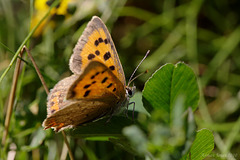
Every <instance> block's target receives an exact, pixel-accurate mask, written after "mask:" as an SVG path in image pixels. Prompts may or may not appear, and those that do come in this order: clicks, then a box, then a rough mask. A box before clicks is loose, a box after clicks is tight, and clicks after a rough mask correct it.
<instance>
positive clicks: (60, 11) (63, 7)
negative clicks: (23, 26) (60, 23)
mask: <svg viewBox="0 0 240 160" xmlns="http://www.w3.org/2000/svg"><path fill="white" fill-rule="evenodd" d="M71 1H73V0H61V1H60V3H59V5H57V7H55V8H53V9H52V10H51V12H50V16H49V18H48V19H46V20H44V21H43V22H42V23H41V25H40V26H39V27H38V28H37V30H36V31H35V32H34V34H33V36H34V37H37V36H39V35H41V34H42V32H43V30H44V29H45V27H46V25H47V24H48V23H47V22H49V21H51V23H50V27H54V26H55V22H54V21H53V20H50V18H51V17H52V16H53V15H63V16H65V17H69V16H70V15H69V13H68V4H69V3H70V2H71ZM53 2H54V0H35V3H34V9H35V11H34V14H33V17H32V20H31V28H33V27H34V26H36V25H37V24H38V22H39V21H40V20H41V19H42V18H43V16H44V15H45V14H46V13H47V11H48V10H49V8H50V6H51V4H52V3H53Z"/></svg>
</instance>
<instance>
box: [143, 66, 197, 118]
mask: <svg viewBox="0 0 240 160" xmlns="http://www.w3.org/2000/svg"><path fill="white" fill-rule="evenodd" d="M179 96H183V97H185V99H186V100H185V104H184V110H186V109H187V108H188V107H191V108H192V110H193V111H194V110H196V108H197V106H198V102H199V89H198V84H197V79H196V77H195V74H194V72H193V70H192V69H191V68H190V67H189V66H188V65H186V64H184V63H183V62H180V63H177V64H176V65H173V64H166V65H164V66H162V67H161V68H160V69H158V70H157V71H156V72H155V73H154V74H153V75H152V77H150V78H149V80H148V81H147V82H146V84H145V87H144V90H143V104H144V107H145V108H146V109H147V110H148V111H152V110H153V109H160V110H163V111H166V112H168V113H171V110H172V107H173V105H174V104H175V101H176V99H177V98H178V97H179Z"/></svg>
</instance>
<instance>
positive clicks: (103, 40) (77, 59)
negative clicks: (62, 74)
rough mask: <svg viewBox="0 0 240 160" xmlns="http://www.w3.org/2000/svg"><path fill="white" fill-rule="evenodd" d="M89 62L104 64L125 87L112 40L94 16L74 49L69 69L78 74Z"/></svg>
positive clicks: (102, 24) (123, 76) (98, 19)
mask: <svg viewBox="0 0 240 160" xmlns="http://www.w3.org/2000/svg"><path fill="white" fill-rule="evenodd" d="M91 61H98V62H101V63H103V64H105V65H106V66H107V67H108V68H109V69H110V70H111V71H112V72H113V74H115V75H116V77H117V78H118V79H119V80H120V81H121V82H122V84H123V85H124V86H125V75H124V72H123V69H122V65H121V62H120V60H119V57H118V54H117V51H116V49H115V46H114V43H113V41H112V38H111V36H110V34H109V32H108V30H107V27H106V26H105V24H104V23H103V22H102V20H101V19H100V18H98V17H96V16H94V17H93V18H92V20H91V21H90V22H89V23H88V25H87V27H86V29H85V30H84V32H83V34H82V36H81V37H80V38H79V40H78V43H77V45H76V46H75V48H74V53H73V55H72V57H71V59H70V69H71V70H72V72H73V73H76V74H80V73H81V72H82V70H84V68H86V66H87V65H88V64H89V63H90V62H91Z"/></svg>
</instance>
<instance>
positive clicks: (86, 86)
mask: <svg viewBox="0 0 240 160" xmlns="http://www.w3.org/2000/svg"><path fill="white" fill-rule="evenodd" d="M90 86H91V84H87V85H85V86H84V87H83V88H84V89H87V88H88V87H90Z"/></svg>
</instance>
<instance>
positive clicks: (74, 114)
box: [43, 100, 113, 132]
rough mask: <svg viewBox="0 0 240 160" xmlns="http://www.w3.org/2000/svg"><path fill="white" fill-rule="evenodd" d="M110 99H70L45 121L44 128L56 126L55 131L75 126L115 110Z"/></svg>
mask: <svg viewBox="0 0 240 160" xmlns="http://www.w3.org/2000/svg"><path fill="white" fill-rule="evenodd" d="M110 104H111V102H108V101H97V100H96V101H87V100H79V101H70V102H69V103H68V104H67V105H66V106H65V107H64V108H63V109H61V110H59V111H57V112H55V113H53V114H52V115H51V116H49V117H47V118H46V119H45V120H44V122H43V127H44V129H48V128H54V130H55V131H57V132H58V131H60V130H61V129H65V128H71V127H75V126H77V125H80V124H84V123H86V122H91V121H93V120H96V119H98V118H101V117H103V116H105V115H107V114H111V113H112V112H113V108H112V106H111V105H110Z"/></svg>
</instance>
